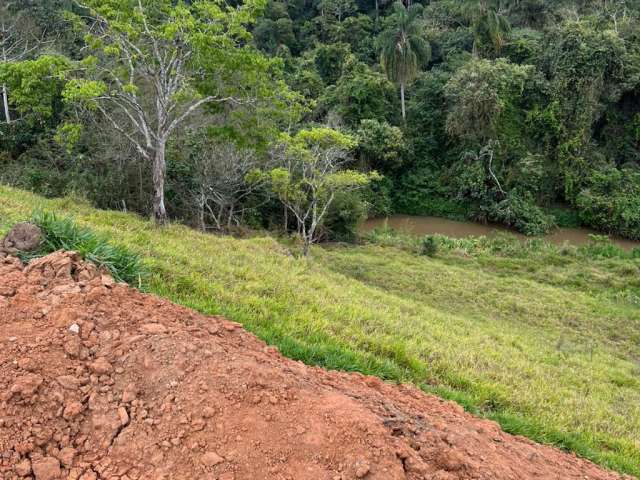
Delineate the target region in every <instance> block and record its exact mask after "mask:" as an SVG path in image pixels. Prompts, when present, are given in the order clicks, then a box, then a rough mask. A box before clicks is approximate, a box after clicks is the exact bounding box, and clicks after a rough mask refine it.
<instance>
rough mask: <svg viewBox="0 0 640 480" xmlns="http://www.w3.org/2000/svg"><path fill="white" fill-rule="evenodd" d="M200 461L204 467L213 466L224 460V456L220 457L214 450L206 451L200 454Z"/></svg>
mask: <svg viewBox="0 0 640 480" xmlns="http://www.w3.org/2000/svg"><path fill="white" fill-rule="evenodd" d="M200 461H201V462H202V464H203V465H204V466H205V467H213V466H215V465H219V464H220V463H222V462H224V458H222V457H221V456H220V455H218V454H217V453H216V452H207V453H205V454H204V455H202V457H200Z"/></svg>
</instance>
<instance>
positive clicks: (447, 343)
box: [0, 185, 640, 476]
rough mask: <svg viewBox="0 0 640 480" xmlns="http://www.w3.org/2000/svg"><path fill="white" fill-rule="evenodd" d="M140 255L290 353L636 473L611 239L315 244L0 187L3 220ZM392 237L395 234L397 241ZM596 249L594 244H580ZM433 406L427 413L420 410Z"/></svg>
mask: <svg viewBox="0 0 640 480" xmlns="http://www.w3.org/2000/svg"><path fill="white" fill-rule="evenodd" d="M38 206H39V207H40V208H41V209H43V210H46V211H53V212H56V213H57V214H62V215H65V216H72V217H73V218H74V219H75V221H76V222H77V223H78V225H80V226H81V227H82V228H85V227H86V228H90V229H92V230H93V231H94V232H96V234H98V235H100V236H103V237H104V238H107V239H109V240H111V241H117V243H118V244H120V245H123V246H125V247H126V248H127V249H129V250H130V251H131V252H134V253H135V254H137V255H140V257H141V258H143V259H144V261H145V265H146V266H147V268H148V269H149V277H148V280H147V282H146V283H147V285H148V288H149V290H150V291H152V292H153V293H155V294H158V295H161V296H164V297H167V298H169V299H171V300H172V301H174V302H177V303H180V304H183V305H186V306H188V307H191V308H194V309H196V310H199V311H201V312H203V313H206V314H213V315H224V316H227V317H228V318H231V319H233V320H236V321H239V322H241V323H243V324H244V326H245V327H246V328H247V329H249V330H250V331H252V332H254V333H255V334H256V335H258V336H259V337H261V338H262V339H264V340H265V341H267V342H268V343H270V344H275V345H277V346H278V347H279V348H280V350H281V351H282V352H283V353H284V354H285V355H287V356H289V357H292V358H295V359H299V360H302V361H304V362H306V363H309V364H317V365H322V366H325V367H328V368H336V369H341V370H350V371H360V372H363V373H367V374H373V375H378V376H380V377H382V378H385V379H387V380H391V381H403V382H413V383H414V384H416V385H418V386H420V387H421V388H423V389H424V390H425V391H428V392H433V393H436V394H438V395H441V396H443V397H446V398H450V399H453V400H455V401H457V402H459V403H461V404H462V405H464V407H465V408H467V409H468V410H470V411H472V412H474V413H476V414H478V415H484V416H486V417H488V418H492V419H494V420H496V421H498V422H499V423H500V424H501V425H502V427H503V428H505V429H506V430H508V431H510V432H512V433H517V434H522V435H526V436H528V437H530V438H532V439H535V440H537V441H541V442H545V443H551V444H554V445H557V446H559V447H561V448H565V449H567V450H571V451H574V452H576V453H578V454H579V455H581V456H584V457H587V458H589V459H591V460H593V461H595V462H597V463H599V464H601V465H603V466H606V467H609V468H613V469H616V470H618V471H621V472H626V473H630V474H633V475H636V476H640V437H639V436H638V431H640V259H638V258H634V257H633V256H632V255H631V254H626V253H625V254H624V255H618V253H615V252H614V253H615V254H614V255H612V252H611V251H610V249H609V248H608V247H607V248H604V249H603V248H600V247H598V248H595V249H594V247H588V248H576V247H552V246H548V244H545V243H544V242H532V243H531V244H529V245H525V246H523V245H521V244H519V243H514V242H513V241H512V239H509V238H501V239H497V240H496V241H489V240H488V239H472V240H467V241H457V240H444V239H443V240H442V241H440V240H438V245H439V248H438V250H437V252H436V254H435V256H433V257H429V256H424V255H421V254H420V252H421V249H420V243H419V239H418V240H417V241H416V240H415V239H414V240H411V239H406V241H407V242H413V245H414V247H406V246H403V244H402V242H404V241H405V240H403V239H399V238H398V237H397V236H394V235H393V234H392V233H391V234H390V235H389V236H388V237H389V238H388V239H387V240H388V241H387V245H385V246H382V245H380V244H378V243H371V242H365V243H364V244H363V245H358V246H353V245H348V246H347V245H326V246H323V247H314V251H313V257H312V258H313V261H311V262H307V261H303V260H300V259H296V258H294V257H292V256H291V255H290V254H289V251H288V249H287V248H286V247H285V246H284V245H283V244H282V243H281V242H279V241H277V240H276V239H274V238H271V237H269V236H267V235H262V236H261V235H260V234H256V236H255V237H254V238H250V239H243V240H239V239H235V238H230V237H221V236H213V235H205V234H202V233H199V232H196V231H193V230H190V229H188V228H186V227H184V226H180V225H170V226H168V227H166V228H163V229H157V228H156V227H155V226H154V225H153V224H152V223H151V222H148V221H146V220H144V219H141V218H139V217H136V216H135V215H130V214H124V213H121V212H107V211H99V210H95V209H93V208H91V207H90V206H89V205H87V204H84V203H81V202H78V201H77V200H75V199H59V200H44V199H42V198H40V197H37V196H35V195H32V194H29V193H26V192H23V191H20V190H15V189H10V188H7V187H3V186H1V185H0V232H3V231H6V230H7V229H8V228H9V226H10V225H11V224H13V223H15V222H16V221H19V220H22V219H24V218H26V217H27V216H28V215H29V214H30V212H31V210H32V209H33V208H34V207H38ZM394 242H395V243H394ZM589 248H591V250H589ZM426 415H428V412H426Z"/></svg>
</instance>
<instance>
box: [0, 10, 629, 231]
mask: <svg viewBox="0 0 640 480" xmlns="http://www.w3.org/2000/svg"><path fill="white" fill-rule="evenodd" d="M265 2H266V3H265ZM409 3H410V2H409ZM4 4H5V7H4V9H3V10H2V12H0V15H1V16H2V19H3V20H2V22H0V24H2V25H3V32H4V33H3V35H0V38H2V47H3V52H5V57H4V58H2V59H0V61H1V62H0V85H2V86H3V93H6V102H5V101H3V107H4V106H7V107H8V108H6V109H5V108H3V109H2V111H3V113H1V114H0V119H1V120H2V123H0V181H3V182H5V183H9V184H13V185H17V186H21V187H23V188H28V189H31V190H34V191H37V192H39V193H42V194H44V195H47V196H58V195H63V194H69V193H73V194H76V195H81V196H84V197H86V198H88V199H90V200H91V201H92V202H93V203H94V204H95V205H98V206H101V207H108V208H118V209H129V210H134V211H137V212H140V213H143V214H145V215H146V214H151V213H154V214H155V215H156V218H157V219H159V220H160V221H164V220H165V219H166V215H168V216H170V217H172V218H174V219H180V220H182V221H185V222H187V223H190V224H192V225H197V226H200V227H202V228H216V229H222V228H228V227H231V226H238V225H249V226H263V227H270V228H280V229H282V228H284V229H285V230H290V231H292V232H295V231H298V232H300V231H301V230H302V228H301V225H300V224H299V222H298V221H297V220H296V218H295V215H292V214H291V213H292V210H291V209H290V208H288V207H287V206H286V203H287V202H285V203H284V205H283V202H282V200H283V199H285V198H287V199H289V200H291V199H292V198H294V197H295V198H296V199H297V200H298V203H297V204H296V205H295V210H297V211H302V210H303V209H305V208H307V207H308V206H309V205H310V204H311V203H313V199H310V198H306V193H308V190H309V189H310V187H308V186H307V185H306V184H305V179H304V178H303V177H302V176H301V175H300V172H301V167H300V162H299V161H296V162H291V159H292V158H294V157H295V158H296V159H297V160H299V154H300V150H299V149H297V148H296V147H295V146H294V147H293V148H288V147H287V146H286V145H288V140H286V139H283V137H282V136H281V134H280V132H286V134H287V136H288V139H289V140H290V139H292V138H294V137H295V134H296V133H297V132H298V131H299V130H301V129H307V130H313V129H314V128H318V127H319V128H326V126H329V127H331V128H333V129H335V130H338V131H339V132H340V133H341V134H342V135H345V136H346V137H348V138H346V139H345V142H346V143H343V145H349V148H348V149H345V150H344V151H342V152H334V151H332V152H331V153H332V154H336V155H335V156H334V157H333V160H336V159H339V160H340V161H339V162H336V161H334V162H332V172H333V173H336V172H339V171H342V170H347V171H349V172H351V173H350V174H347V175H342V174H339V175H338V177H340V180H344V179H345V178H344V177H346V178H347V179H349V182H348V183H349V185H350V186H354V185H357V186H358V187H359V188H347V189H346V191H341V192H339V190H342V189H341V188H340V187H341V185H340V181H338V182H329V183H328V185H330V187H331V188H329V190H330V191H331V192H332V194H331V195H329V194H328V193H327V192H326V191H324V190H321V191H320V192H319V194H318V195H317V196H316V199H315V200H316V203H317V202H318V201H319V202H320V206H321V207H323V208H324V207H325V206H327V207H328V208H327V211H326V214H325V215H324V216H323V217H322V218H318V219H316V220H317V221H318V222H317V223H318V225H317V229H316V230H315V231H314V236H315V237H316V239H318V238H327V237H332V238H341V239H347V238H350V237H352V236H353V230H354V225H355V223H357V221H358V220H359V219H361V218H362V217H363V216H364V215H367V214H370V215H379V214H387V213H390V212H392V211H395V212H400V213H411V214H436V215H443V216H449V217H454V218H473V219H477V220H490V221H495V222H501V223H504V224H507V225H511V226H513V227H515V228H516V229H518V230H520V231H522V232H525V233H528V234H540V233H544V232H545V231H547V230H548V229H549V228H551V227H552V226H553V225H554V224H558V223H560V224H563V223H564V222H565V220H566V219H567V218H570V219H571V220H572V221H573V222H574V223H576V222H578V223H582V224H584V225H589V226H592V227H595V228H597V229H600V230H602V231H603V232H615V233H618V234H620V235H623V236H626V237H629V238H640V172H639V170H638V168H639V166H640V164H639V162H640V157H639V152H640V150H639V147H640V22H639V20H640V18H639V17H640V5H638V4H637V2H631V1H623V0H611V1H609V0H607V1H601V0H571V1H570V0H562V1H551V0H465V1H458V0H431V1H424V2H414V3H413V4H411V5H409V6H408V7H407V6H406V5H403V4H401V3H396V4H391V3H390V2H389V1H388V0H374V1H369V0H289V1H286V2H284V1H278V0H268V1H266V0H251V1H246V2H243V3H242V7H240V8H236V4H235V3H234V2H231V3H230V4H229V5H227V6H225V4H223V3H220V2H217V1H210V0H207V1H204V0H198V1H193V2H189V1H185V2H177V3H176V2H170V1H168V0H163V1H156V2H142V3H140V4H138V2H137V1H129V0H109V1H106V2H104V1H103V2H96V1H93V0H91V1H89V0H88V1H85V2H75V1H71V0H51V1H47V2H42V1H34V0H12V1H10V2H4ZM80 4H81V5H82V6H80ZM141 5H144V9H141V8H140V6H141ZM89 7H94V8H95V9H94V10H92V9H90V8H89ZM96 18H98V19H99V20H98V21H97V22H96ZM171 59H173V60H171ZM170 62H173V63H170ZM130 67H131V68H130ZM163 76H164V77H166V78H163ZM171 78H173V79H174V80H175V81H173V82H167V81H166V80H168V79H171ZM4 97H5V96H4V95H3V98H4ZM156 100H159V102H156ZM5 104H6V105H5ZM157 105H161V106H162V109H160V110H158V109H156V108H155V106H157ZM194 105H195V107H197V108H194V109H193V110H189V109H190V108H191V107H193V106H194ZM5 110H6V113H4V111H5ZM187 111H189V115H187V116H185V117H183V115H182V114H184V113H187ZM307 147H308V149H309V150H313V149H314V148H315V147H317V145H315V147H314V146H310V145H307ZM326 151H327V150H326V149H325V153H326ZM316 153H317V152H316ZM343 154H345V155H343ZM303 157H304V155H303ZM311 157H313V155H310V156H309V157H308V158H311ZM316 157H317V156H316ZM229 159H231V160H229ZM303 163H304V162H303ZM311 163H312V164H313V162H311ZM292 164H293V166H292ZM307 164H309V162H307ZM232 165H233V168H232V167H231V166H232ZM336 165H337V166H336ZM288 167H291V168H289V170H290V171H289V174H290V177H291V178H290V182H289V185H291V186H292V187H291V188H293V189H294V190H295V188H296V186H298V187H299V186H300V185H304V188H303V193H305V198H304V199H303V200H304V202H302V199H301V197H300V196H298V197H296V196H295V195H294V194H289V193H290V192H285V191H284V190H283V188H285V187H286V186H284V187H283V185H275V186H274V185H273V184H272V183H271V182H269V181H267V180H268V178H269V177H271V176H270V175H267V174H268V173H269V172H270V171H271V170H273V169H281V168H288ZM256 169H257V170H260V171H261V172H262V173H263V175H260V176H255V175H254V176H252V178H253V179H255V178H261V179H262V181H259V182H255V181H254V182H249V181H248V180H247V176H248V174H249V173H250V172H251V171H253V170H256ZM318 170H319V171H324V170H323V169H318ZM372 171H377V172H378V174H377V175H375V176H374V177H368V181H366V182H363V178H361V177H358V176H357V174H358V172H360V173H367V174H368V173H369V172H372ZM354 175H355V176H354ZM301 182H302V183H301ZM274 187H275V189H276V190H277V189H278V188H279V189H280V191H279V193H278V192H277V191H276V190H274ZM300 192H301V190H300V189H299V188H298V194H300ZM329 196H332V200H331V202H329V205H324V204H323V203H322V202H323V201H324V200H326V199H327V198H328V197H329ZM163 199H166V205H165V204H164V203H163V202H162V201H161V200H163ZM289 204H290V206H291V202H289ZM321 210H322V209H321ZM567 211H569V212H574V213H573V214H569V215H567ZM305 222H306V223H305ZM305 222H303V225H307V226H308V224H309V223H310V222H311V220H310V219H306V220H305Z"/></svg>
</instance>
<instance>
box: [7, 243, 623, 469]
mask: <svg viewBox="0 0 640 480" xmlns="http://www.w3.org/2000/svg"><path fill="white" fill-rule="evenodd" d="M0 454H1V458H0V477H1V478H3V479H7V480H13V479H17V478H34V477H35V478H36V479H37V480H53V479H58V478H60V479H82V480H95V479H109V480H112V479H113V480H115V479H119V480H138V479H152V480H155V479H167V480H168V479H185V480H186V479H189V480H191V479H204V480H213V479H217V480H253V479H256V480H258V479H259V480H262V479H273V480H276V479H278V480H280V479H289V480H306V479H308V480H325V479H326V480H348V479H358V478H364V479H368V480H374V479H377V480H395V479H412V480H413V479H433V480H446V479H528V478H536V479H581V480H584V479H615V478H622V477H620V476H619V475H617V474H614V473H611V472H608V471H605V470H602V469H601V468H599V467H597V466H595V465H593V464H592V463H590V462H587V461H585V460H582V459H579V458H577V457H576V456H574V455H570V454H567V453H563V452H561V451H559V450H556V449H554V448H550V447H547V446H541V445H537V444H535V443H533V442H531V441H529V440H527V439H525V438H521V437H516V436H512V435H508V434H506V433H504V432H502V431H501V430H500V428H499V427H498V426H497V425H496V424H495V423H493V422H490V421H487V420H482V419H478V418H474V417H472V416H471V415H468V414H466V413H464V412H463V411H462V409H461V408H460V407H458V406H457V405H455V404H453V403H450V402H446V401H443V400H441V399H438V398H436V397H433V396H429V395H425V394H424V393H422V392H421V391H419V390H418V389H416V388H414V387H412V386H406V385H401V386H396V385H389V384H386V383H384V382H382V381H380V380H379V379H377V378H372V377H365V376H362V375H359V374H347V373H339V372H329V371H326V370H323V369H320V368H312V367H307V366H305V365H303V364H301V363H299V362H295V361H292V360H289V359H286V358H283V357H282V356H281V355H280V354H279V353H278V352H277V350H275V349H274V348H272V347H267V346H266V345H265V344H264V343H263V342H262V341H260V340H258V339H257V338H256V337H255V336H253V335H252V334H250V333H248V332H246V331H245V330H243V329H242V328H241V327H240V325H238V324H236V323H233V322H230V321H227V320H225V319H222V318H212V317H206V316H203V315H200V314H198V313H196V312H193V311H191V310H188V309H186V308H182V307H179V306H176V305H173V304H171V303H169V302H168V301H166V300H162V299H160V298H157V297H154V296H151V295H143V294H141V293H139V292H138V291H136V290H133V289H130V288H128V287H127V286H124V285H120V284H114V282H113V281H112V280H111V278H110V277H108V276H104V275H101V274H100V272H98V271H97V270H96V269H95V267H92V266H90V265H87V264H83V263H81V262H80V261H79V259H78V258H77V257H76V256H75V255H74V254H72V253H62V252H59V253H55V254H53V255H50V256H48V257H46V258H44V259H41V260H38V261H34V262H32V263H31V264H30V265H29V266H28V267H26V268H25V267H23V265H22V264H21V263H20V262H19V261H18V260H17V259H15V258H11V257H8V258H5V259H0Z"/></svg>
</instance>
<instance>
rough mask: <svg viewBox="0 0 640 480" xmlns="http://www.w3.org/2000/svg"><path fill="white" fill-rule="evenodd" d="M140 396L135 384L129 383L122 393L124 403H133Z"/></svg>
mask: <svg viewBox="0 0 640 480" xmlns="http://www.w3.org/2000/svg"><path fill="white" fill-rule="evenodd" d="M137 396H138V388H137V387H136V386H135V384H133V383H129V384H128V385H127V386H126V387H124V391H123V392H122V403H129V402H133V401H134V400H135V399H136V397H137Z"/></svg>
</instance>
